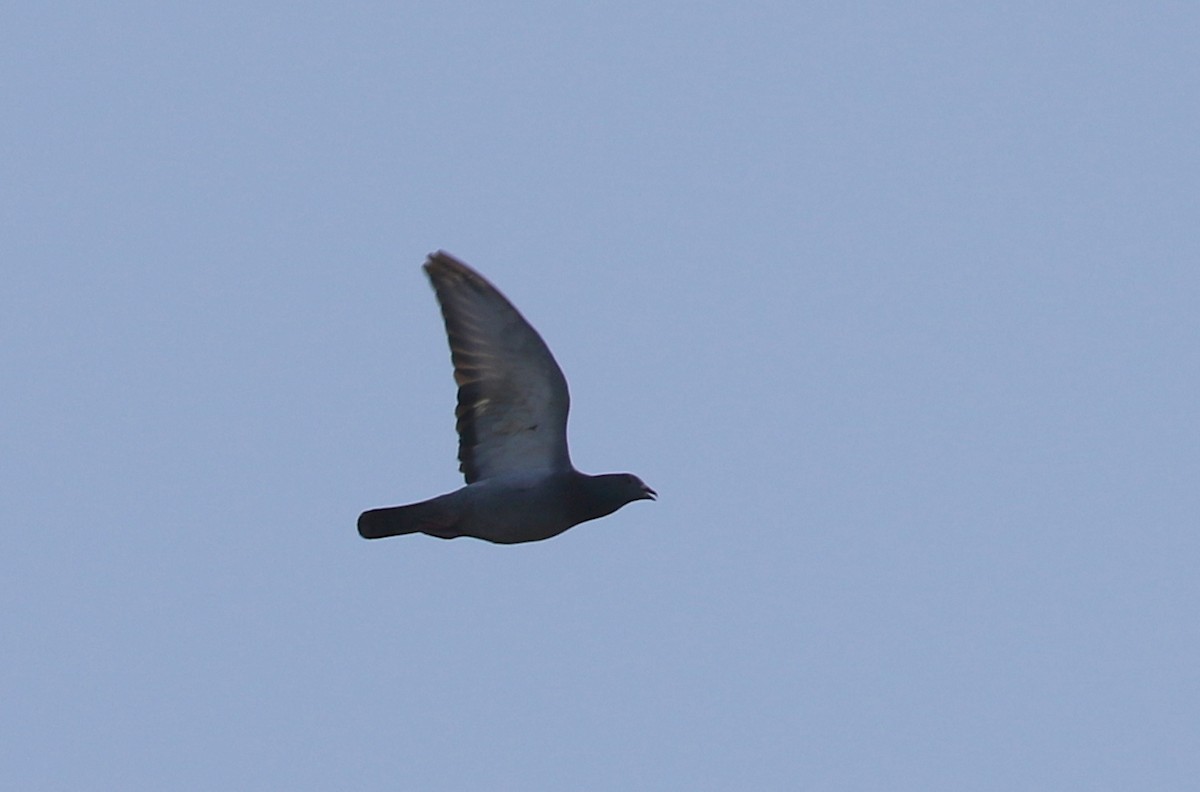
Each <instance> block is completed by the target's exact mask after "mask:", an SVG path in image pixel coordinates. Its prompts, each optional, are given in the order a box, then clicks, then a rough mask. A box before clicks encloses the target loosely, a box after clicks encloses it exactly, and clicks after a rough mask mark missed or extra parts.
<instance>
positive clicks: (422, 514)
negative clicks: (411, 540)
mask: <svg viewBox="0 0 1200 792" xmlns="http://www.w3.org/2000/svg"><path fill="white" fill-rule="evenodd" d="M438 500H439V499H438V498H434V499H433V500H427V501H423V502H421V503H413V504H411V505H408V506H390V507H388V508H384V509H371V510H370V511H365V512H363V513H362V514H360V515H359V516H358V533H359V535H360V536H362V538H363V539H382V538H384V537H385V536H401V535H403V534H411V533H427V534H429V535H430V536H438V537H441V538H443V539H450V538H452V537H454V536H457V535H458V534H456V533H454V526H453V525H452V524H451V521H450V520H447V519H446V517H447V515H446V513H445V512H446V510H445V509H443V508H439V506H440V504H439V503H438Z"/></svg>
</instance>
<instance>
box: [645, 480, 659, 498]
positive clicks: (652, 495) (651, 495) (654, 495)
mask: <svg viewBox="0 0 1200 792" xmlns="http://www.w3.org/2000/svg"><path fill="white" fill-rule="evenodd" d="M642 498H644V499H645V500H658V493H657V492H655V491H654V490H652V489H650V488H649V487H647V486H646V485H645V484H643V485H642Z"/></svg>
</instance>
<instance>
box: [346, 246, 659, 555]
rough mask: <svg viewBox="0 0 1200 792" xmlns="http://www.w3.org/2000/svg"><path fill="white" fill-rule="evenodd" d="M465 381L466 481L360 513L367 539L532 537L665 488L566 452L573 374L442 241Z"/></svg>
mask: <svg viewBox="0 0 1200 792" xmlns="http://www.w3.org/2000/svg"><path fill="white" fill-rule="evenodd" d="M424 268H425V274H426V275H428V276H429V280H430V282H431V283H432V284H433V289H434V292H435V293H436V294H437V299H438V303H439V304H440V305H441V307H442V318H443V319H444V320H445V322H446V335H447V336H449V339H450V360H451V362H452V363H453V364H454V380H455V382H456V383H457V384H458V408H457V409H456V410H455V415H456V416H457V418H458V423H457V426H456V428H457V430H458V460H459V463H460V464H459V470H461V471H462V473H463V476H464V477H465V478H466V480H467V486H465V487H463V488H461V489H458V490H455V491H454V492H451V493H448V494H446V495H441V496H439V497H436V498H433V499H431V500H427V501H422V502H420V503H413V504H410V505H408V506H391V507H387V508H382V509H371V510H370V511H365V512H363V513H362V514H361V515H360V516H359V518H358V532H359V534H360V535H362V537H363V538H364V539H380V538H383V537H385V536H399V535H401V534H412V533H423V534H427V535H429V536H436V537H438V538H439V539H454V538H456V537H459V536H472V537H475V538H476V539H484V540H486V541H489V542H495V543H497V544H518V543H520V542H536V541H539V540H542V539H549V538H550V537H552V536H557V535H558V534H560V533H562V532H563V531H565V530H567V529H568V528H570V527H572V526H574V525H578V524H579V523H581V522H586V521H588V520H594V519H596V518H598V517H604V516H606V515H609V514H612V513H613V512H615V511H616V510H617V509H619V508H621V507H622V506H624V505H625V504H627V503H632V502H633V501H636V500H654V499H655V498H656V497H657V493H656V492H655V491H654V490H652V489H650V488H649V487H648V486H646V485H645V483H643V482H642V480H641V479H640V478H638V477H637V476H635V475H633V474H632V473H606V474H604V475H599V476H589V475H587V474H586V473H580V472H579V471H578V470H576V469H575V467H574V466H573V465H572V464H571V457H570V455H569V454H568V453H567V411H568V409H569V407H570V396H569V395H568V393H567V380H566V378H565V377H563V373H562V370H561V369H560V368H559V367H558V363H556V362H555V361H554V356H553V355H551V354H550V350H549V348H548V347H547V346H546V342H544V341H543V340H542V337H541V336H540V335H538V333H537V331H536V330H534V329H533V327H531V326H530V324H529V323H528V322H526V321H525V317H523V316H521V314H520V313H519V312H518V311H517V309H516V308H514V307H513V304H512V303H510V302H509V301H508V300H507V299H506V298H505V297H504V295H503V294H501V293H500V291H499V290H498V289H497V288H496V287H495V286H493V285H492V284H491V283H489V282H488V281H487V280H486V279H484V277H483V276H482V275H480V274H479V273H478V272H476V271H475V270H473V269H471V268H470V267H468V266H467V265H466V264H464V263H463V262H461V261H459V260H458V259H456V258H454V257H453V256H451V255H450V254H448V253H446V252H444V251H438V252H436V253H431V254H430V255H429V258H428V260H427V261H426V262H425V267H424Z"/></svg>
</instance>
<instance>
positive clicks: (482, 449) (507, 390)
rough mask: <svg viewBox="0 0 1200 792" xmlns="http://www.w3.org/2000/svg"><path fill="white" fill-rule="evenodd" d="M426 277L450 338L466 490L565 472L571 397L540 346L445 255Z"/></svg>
mask: <svg viewBox="0 0 1200 792" xmlns="http://www.w3.org/2000/svg"><path fill="white" fill-rule="evenodd" d="M425 273H426V274H427V275H428V276H429V280H430V281H431V282H432V283H433V288H434V291H436V292H437V298H438V302H439V303H440V304H441V306H442V318H443V319H445V320H446V334H447V335H448V336H449V338H450V359H451V360H452V361H453V363H454V381H455V382H457V383H458V408H457V409H456V410H455V415H456V416H457V417H458V424H457V429H458V460H459V463H460V464H459V470H461V471H462V472H463V475H464V476H465V477H466V479H467V483H468V484H470V483H472V482H474V481H479V480H480V479H486V478H492V477H494V476H499V475H505V474H510V473H522V472H529V471H540V470H542V471H552V470H569V469H570V468H571V459H570V456H569V455H568V452H567V411H568V409H569V408H570V396H569V395H568V393H567V380H566V378H565V377H563V373H562V370H561V369H559V367H558V364H557V363H556V362H555V361H554V356H553V355H551V354H550V350H549V349H548V348H547V347H546V342H544V341H542V337H541V336H539V335H538V334H537V331H536V330H534V329H533V328H532V327H530V325H529V323H528V322H526V321H525V317H523V316H521V314H520V313H519V312H518V311H517V309H516V308H514V307H513V305H512V303H510V302H509V301H508V300H507V299H505V297H504V295H503V294H501V293H500V292H499V291H498V290H497V289H496V287H495V286H493V285H492V284H490V283H488V282H487V280H485V279H484V277H483V276H482V275H480V274H479V273H478V272H476V271H475V270H473V269H471V268H470V267H468V266H467V265H466V264H464V263H462V262H461V261H459V260H458V259H456V258H454V257H453V256H451V255H449V254H448V253H445V252H443V251H440V250H439V251H438V252H437V253H431V254H430V256H429V260H428V261H426V262H425Z"/></svg>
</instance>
